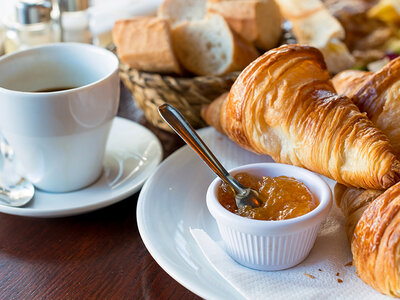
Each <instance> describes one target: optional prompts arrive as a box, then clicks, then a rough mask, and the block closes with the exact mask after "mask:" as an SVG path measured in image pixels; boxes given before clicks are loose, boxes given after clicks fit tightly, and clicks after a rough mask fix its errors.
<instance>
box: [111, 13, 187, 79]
mask: <svg viewBox="0 0 400 300" xmlns="http://www.w3.org/2000/svg"><path fill="white" fill-rule="evenodd" d="M112 37H113V41H114V44H115V45H116V47H117V54H118V57H119V58H120V60H121V61H122V62H123V63H125V64H126V65H128V66H130V67H131V68H134V69H138V70H141V71H148V72H158V73H176V74H181V73H182V70H181V68H180V65H179V63H178V61H177V59H176V57H175V54H174V50H173V47H172V39H171V33H170V25H169V21H168V20H167V19H161V18H156V17H136V18H131V19H124V20H117V21H116V22H115V24H114V27H113V30H112Z"/></svg>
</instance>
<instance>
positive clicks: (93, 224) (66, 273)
mask: <svg viewBox="0 0 400 300" xmlns="http://www.w3.org/2000/svg"><path fill="white" fill-rule="evenodd" d="M118 114H119V115H120V116H122V117H125V118H128V119H131V120H135V121H137V122H139V123H141V124H143V125H145V126H146V127H148V128H150V129H151V130H152V131H153V132H154V133H155V134H156V135H157V136H158V137H159V139H160V141H161V143H162V145H163V148H164V157H166V156H168V155H169V154H171V153H172V152H173V151H175V150H176V149H178V148H179V147H181V146H182V145H183V142H182V141H181V140H180V139H179V138H178V137H176V136H175V135H174V134H171V133H168V132H165V131H162V130H159V129H156V128H154V127H152V126H151V125H149V124H148V123H147V122H146V120H145V119H144V116H143V114H142V112H141V111H140V110H139V109H138V108H137V107H136V106H135V105H134V102H133V101H132V98H131V94H130V92H129V91H127V90H126V89H125V88H124V87H122V91H121V103H120V109H119V113H118ZM137 197H138V194H135V195H133V196H131V197H129V198H127V199H125V200H123V201H121V202H119V203H117V204H114V205H112V206H109V207H106V208H103V209H101V210H97V211H94V212H91V213H87V214H82V215H78V216H74V217H68V218H54V219H37V218H28V217H19V216H12V215H7V214H2V213H0V299H199V297H197V296H196V295H194V294H193V293H192V292H190V291H189V290H187V289H186V288H184V287H183V286H181V285H180V284H179V283H178V282H176V281H175V280H174V279H173V278H172V277H170V276H169V275H168V274H167V273H166V272H165V271H164V270H163V269H161V268H160V267H159V266H158V264H157V263H156V262H155V260H154V259H153V258H152V257H151V255H150V254H149V252H148V251H147V249H146V248H145V246H144V244H143V242H142V240H141V238H140V235H139V232H138V228H137V223H136V203H137Z"/></svg>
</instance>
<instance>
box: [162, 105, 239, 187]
mask: <svg viewBox="0 0 400 300" xmlns="http://www.w3.org/2000/svg"><path fill="white" fill-rule="evenodd" d="M158 111H159V113H160V115H161V117H162V118H163V119H164V120H165V122H167V123H168V125H169V126H171V128H172V129H173V130H174V131H175V132H176V133H177V134H178V135H179V136H180V137H181V138H182V139H183V140H184V141H185V142H186V143H187V144H188V145H189V146H190V147H191V148H192V149H193V150H194V151H195V152H196V153H197V154H198V155H199V156H200V158H201V159H202V160H203V161H204V162H205V163H206V164H207V165H208V166H209V167H210V168H211V169H212V170H213V171H214V172H215V174H217V175H218V176H219V177H220V178H221V179H222V180H223V181H224V182H226V183H227V184H229V185H231V186H232V188H233V189H234V190H235V192H236V193H239V194H243V193H244V192H245V191H244V187H243V186H242V185H241V184H240V183H239V182H238V181H237V180H236V179H235V178H234V177H233V176H231V175H230V174H229V173H228V171H227V170H225V168H224V167H223V166H222V165H221V163H220V162H219V161H218V159H217V158H216V157H215V156H214V154H213V153H212V152H211V151H210V149H209V148H208V147H207V145H206V144H205V143H204V142H203V140H202V139H201V138H200V137H199V135H198V134H197V132H196V131H195V130H194V129H193V127H192V126H191V125H190V124H189V123H188V122H187V121H186V119H185V118H184V117H183V116H182V115H181V113H180V112H179V111H178V110H176V109H175V108H174V107H172V106H171V105H169V104H162V105H160V106H159V107H158Z"/></svg>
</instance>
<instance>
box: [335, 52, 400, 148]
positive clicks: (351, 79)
mask: <svg viewBox="0 0 400 300" xmlns="http://www.w3.org/2000/svg"><path fill="white" fill-rule="evenodd" d="M332 82H333V85H334V87H335V89H336V91H337V92H338V93H339V94H341V95H346V96H347V97H349V98H350V99H351V100H352V101H353V102H354V103H355V104H356V105H357V106H358V108H359V109H360V111H362V112H366V113H367V115H368V117H369V118H370V119H371V121H372V122H373V123H374V124H375V125H376V127H378V128H379V129H380V130H382V131H383V132H384V133H385V134H386V135H387V136H388V138H389V140H390V142H391V143H392V145H393V147H394V149H395V151H396V153H397V154H400V153H399V152H400V128H399V126H398V121H399V117H398V116H399V114H400V58H396V59H394V60H392V61H391V62H389V63H388V64H386V65H385V66H384V67H383V68H382V69H381V70H380V71H377V72H365V71H356V70H348V71H343V72H341V73H339V74H337V75H336V76H335V77H334V78H333V79H332Z"/></svg>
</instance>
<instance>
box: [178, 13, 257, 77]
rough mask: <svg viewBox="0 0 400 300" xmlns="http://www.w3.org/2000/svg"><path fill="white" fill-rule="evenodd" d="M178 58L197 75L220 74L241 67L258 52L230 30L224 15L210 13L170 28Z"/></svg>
mask: <svg viewBox="0 0 400 300" xmlns="http://www.w3.org/2000/svg"><path fill="white" fill-rule="evenodd" d="M172 39H173V44H174V47H175V48H174V49H175V52H176V54H177V56H178V60H179V61H180V62H181V64H182V65H183V66H184V67H185V68H186V69H187V70H189V71H191V72H192V73H194V74H197V75H222V74H226V73H229V72H232V71H241V70H242V69H243V68H244V67H246V66H247V65H248V64H249V63H250V62H252V61H253V60H254V59H256V57H258V55H259V53H258V51H257V50H256V49H255V48H254V46H253V45H251V44H250V43H248V42H246V41H245V40H243V39H241V38H240V36H238V35H237V34H236V33H235V32H233V31H232V30H231V29H230V28H229V25H228V24H227V22H226V21H225V19H224V18H223V17H222V16H220V15H218V14H211V13H210V14H209V15H207V17H206V18H204V19H202V20H194V21H192V22H182V23H180V24H179V25H177V26H176V27H174V28H173V29H172Z"/></svg>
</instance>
